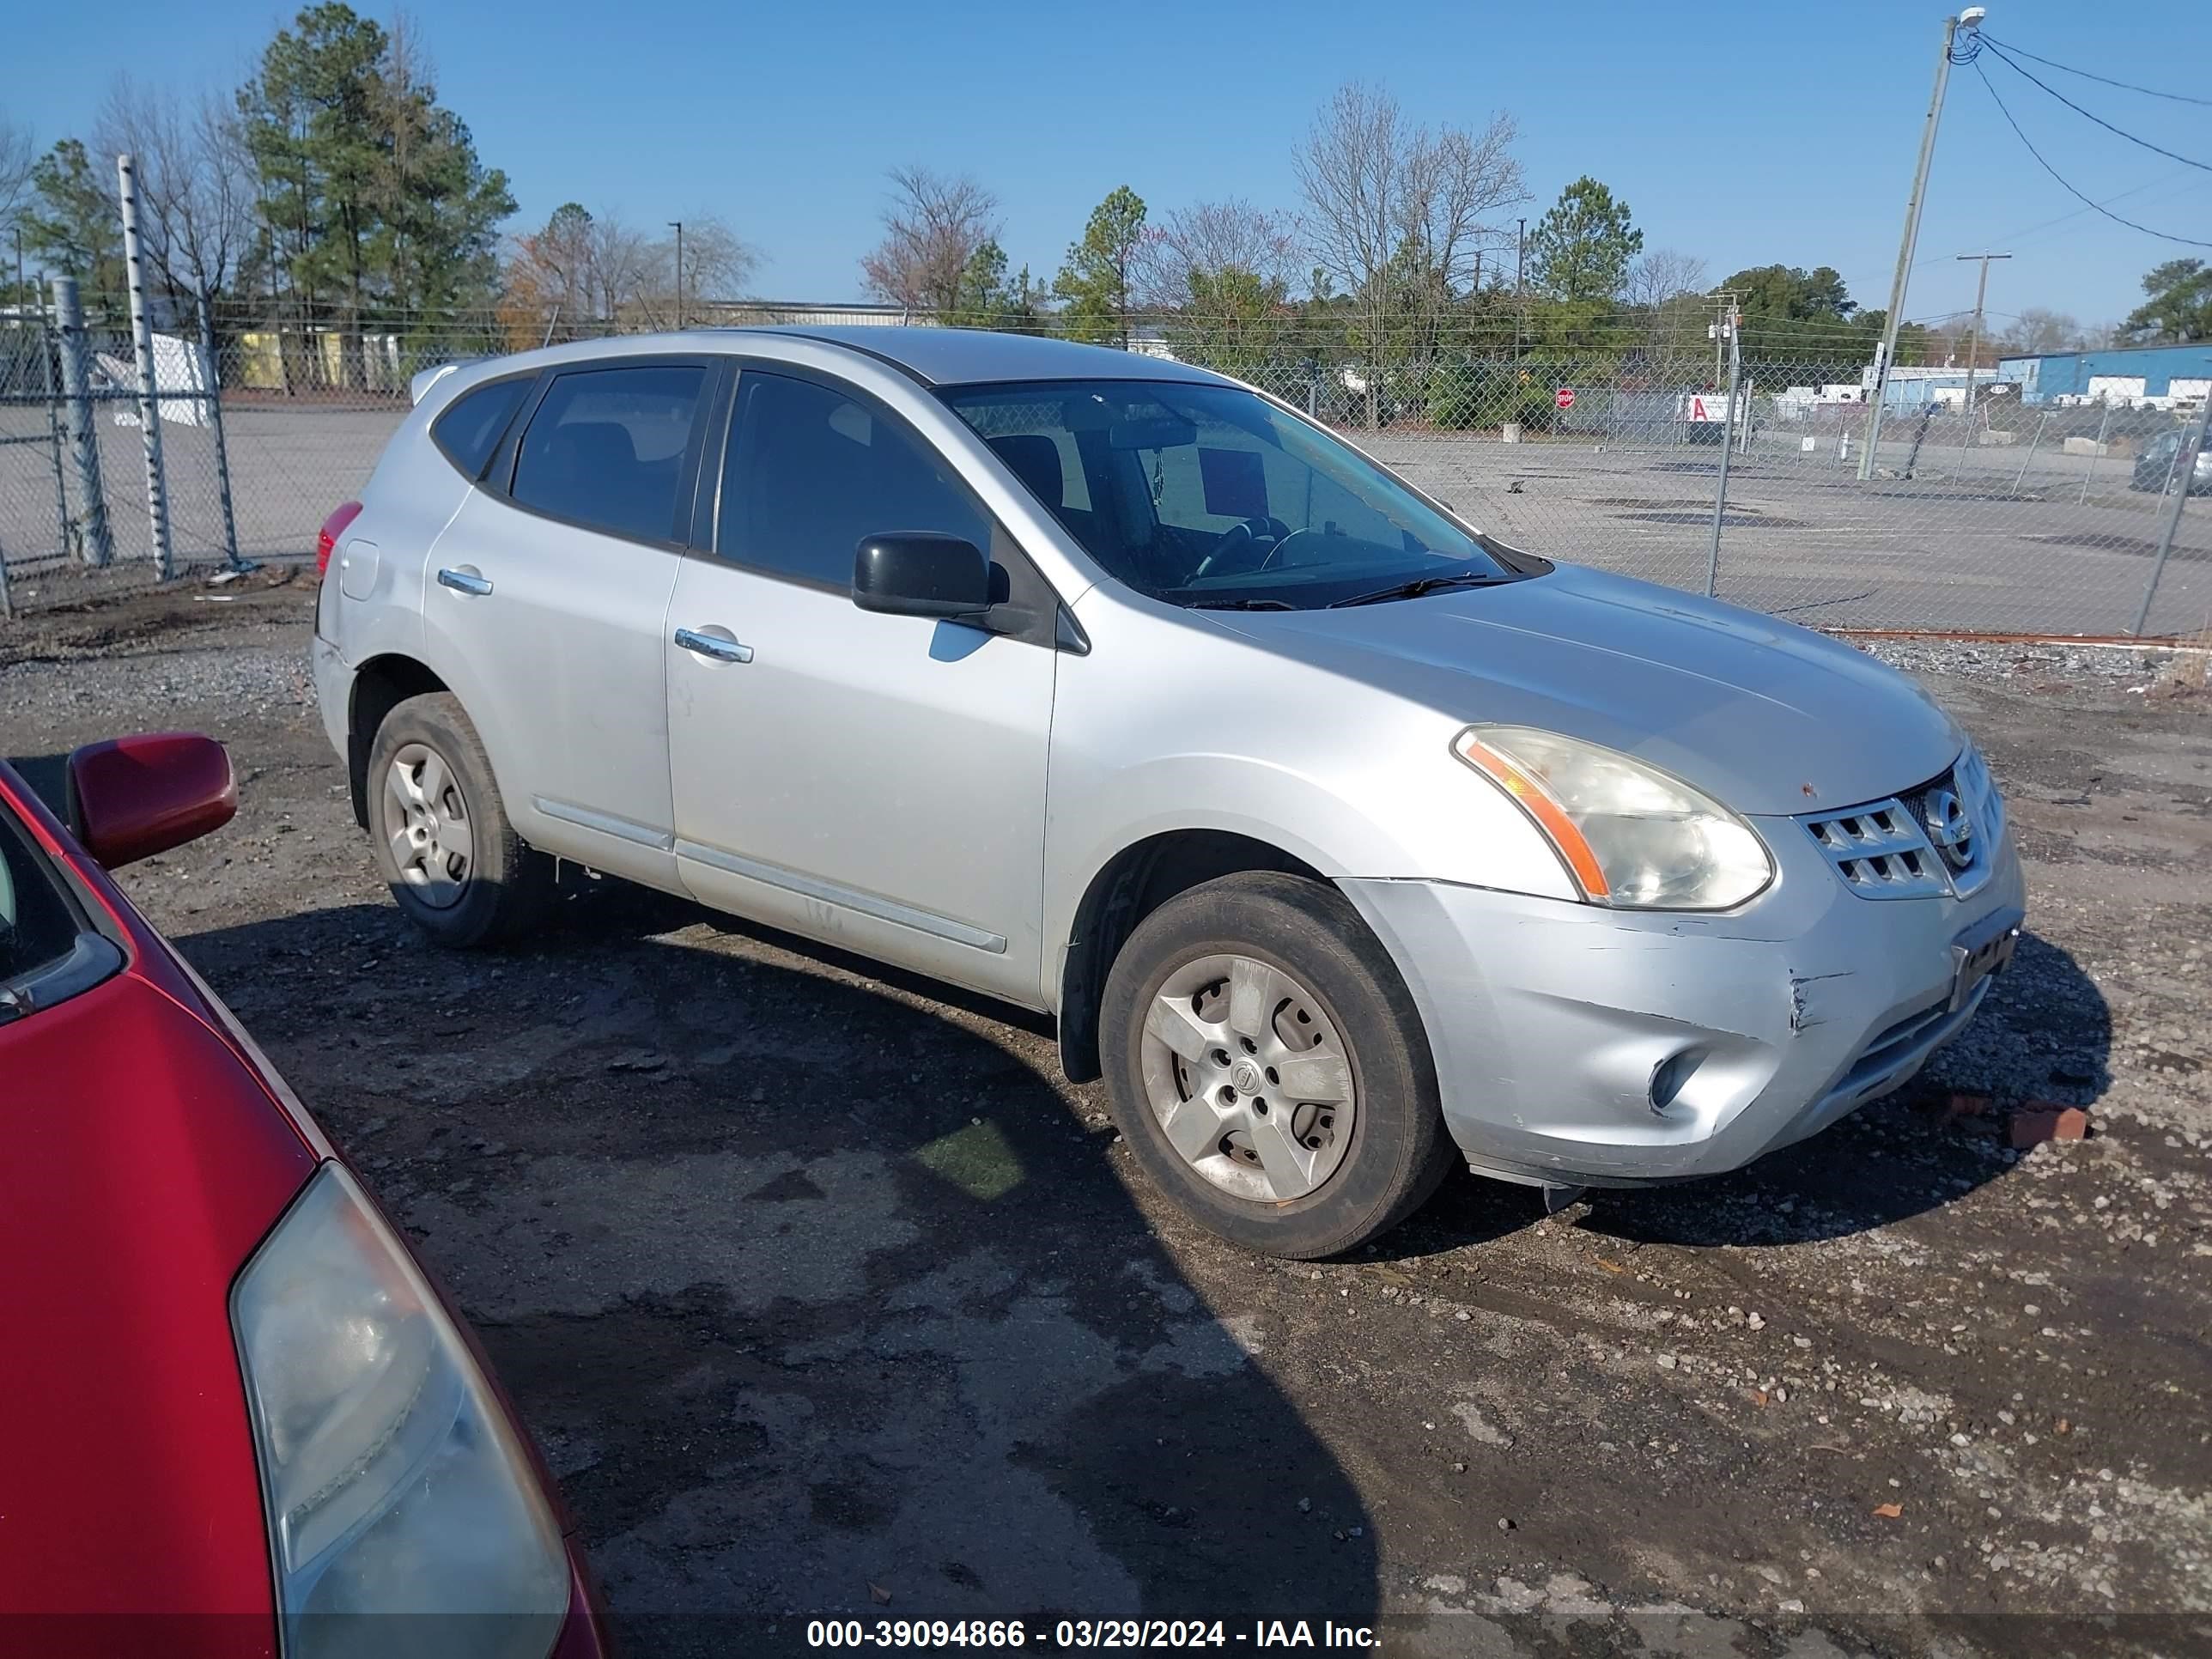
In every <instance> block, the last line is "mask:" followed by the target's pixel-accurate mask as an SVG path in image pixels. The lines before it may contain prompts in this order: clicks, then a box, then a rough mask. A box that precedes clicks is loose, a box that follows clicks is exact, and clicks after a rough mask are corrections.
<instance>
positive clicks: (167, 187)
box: [92, 75, 255, 306]
mask: <svg viewBox="0 0 2212 1659" xmlns="http://www.w3.org/2000/svg"><path fill="white" fill-rule="evenodd" d="M92 149H93V151H94V154H95V155H100V156H101V157H103V158H112V157H113V156H116V155H121V154H123V153H125V152H126V151H127V152H128V153H130V154H131V155H132V156H134V157H135V158H136V159H137V170H138V207H139V220H138V230H139V237H140V246H141V249H142V251H143V254H144V256H145V258H146V261H147V264H149V266H150V267H151V269H152V271H153V274H154V276H155V281H157V282H158V283H160V284H161V287H162V288H163V289H166V290H167V292H168V295H169V297H170V299H171V300H172V301H173V302H175V303H177V304H179V305H180V306H188V305H189V304H190V302H191V301H194V300H197V299H212V298H213V297H214V296H215V295H218V294H220V293H222V290H223V289H226V288H228V287H229V286H230V283H231V282H232V279H233V278H234V277H235V276H237V274H238V270H239V267H240V264H241V263H242V262H243V261H244V259H245V258H246V254H247V253H248V252H249V251H250V250H251V248H252V244H253V238H254V235H255V217H254V213H255V206H254V196H255V173H254V170H253V160H252V155H250V154H248V152H247V150H246V141H245V136H244V134H243V133H242V132H241V131H240V126H239V118H238V114H237V111H236V110H235V108H234V106H232V103H231V100H228V99H227V98H225V97H223V96H222V95H220V94H216V93H215V92H212V91H210V92H206V93H203V94H201V95H200V96H199V97H197V99H194V100H191V102H189V103H187V102H185V101H184V100H180V99H179V98H178V97H177V95H176V94H173V93H172V92H169V91H167V90H164V89H161V88H152V87H148V86H144V85H142V84H140V83H138V82H134V81H133V80H131V77H130V76H127V75H118V76H116V77H115V79H114V80H113V81H112V82H110V83H109V85H108V89H107V100H106V103H105V104H103V105H102V106H100V114H99V117H98V118H97V119H96V120H95V121H94V125H93V132H92ZM109 164H110V165H111V166H112V160H111V161H110V163H109Z"/></svg>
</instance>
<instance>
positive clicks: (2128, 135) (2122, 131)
mask: <svg viewBox="0 0 2212 1659" xmlns="http://www.w3.org/2000/svg"><path fill="white" fill-rule="evenodd" d="M1985 44H1986V45H1987V46H1989V49H1990V52H1992V53H1993V54H1995V56H1996V60H1997V62H1999V63H2000V64H2003V65H2004V66H2005V67H2006V68H2007V69H2008V70H2011V71H2012V72H2013V73H2014V74H2015V75H2017V76H2022V77H2024V78H2025V79H2027V81H2028V82H2031V83H2033V85H2035V86H2039V87H2041V88H2043V89H2044V91H2045V92H2047V93H2049V94H2051V96H2052V97H2053V98H2056V99H2057V100H2058V101H2059V102H2060V103H2062V104H2063V105H2065V106H2066V107H2067V108H2069V109H2070V110H2072V111H2073V112H2075V114H2076V115H2079V116H2081V118H2083V119H2084V120H2088V121H2094V122H2095V123H2096V124H2097V125H2099V126H2100V127H2102V128H2104V130H2105V131H2107V132H2109V133H2111V134H2112V135H2113V136H2114V137H2119V138H2124V139H2126V140H2127V141H2128V142H2129V143H2131V144H2140V145H2142V147H2143V148H2144V149H2148V150H2152V151H2154V152H2156V153H2157V154H2158V155H2163V156H2165V157H2166V160H2168V161H2179V162H2180V163H2181V164H2182V165H2183V166H2184V167H2199V168H2202V169H2203V171H2204V172H2206V173H2212V161H2197V159H2196V158H2195V157H2194V156H2190V155H2182V154H2181V153H2180V152H2179V150H2171V149H2166V146H2165V145H2163V144H2154V143H2151V141H2150V140H2149V139H2148V138H2139V137H2136V135H2135V134H2134V133H2132V132H2130V131H2128V130H2127V129H2126V128H2125V127H2116V126H2114V125H2112V123H2111V122H2110V121H2107V120H2106V118H2104V117H2103V116H2101V115H2099V114H2098V113H2096V112H2095V111H2093V110H2086V109H2083V108H2082V107H2081V105H2079V104H2077V103H2075V101H2074V100H2072V99H2071V98H2069V97H2068V96H2067V95H2066V94H2064V93H2063V92H2061V91H2059V90H2058V88H2056V87H2054V86H2052V85H2051V83H2050V82H2047V81H2043V80H2040V79H2038V78H2037V77H2036V76H2034V75H2033V74H2030V73H2029V72H2028V71H2027V70H2024V69H2022V68H2021V66H2020V65H2019V64H2015V63H2014V62H2013V61H2012V59H2011V58H2008V57H2006V56H2005V54H2004V52H2003V49H2002V48H2001V47H2000V46H1998V45H1997V44H1996V42H1995V41H1994V40H1992V41H1989V42H1986V43H1985ZM1979 67H1980V66H1979V65H1978V64H1977V65H1976V68H1977V69H1978V68H1979ZM1983 78H1984V79H1985V80H1986V79H1987V78H1988V77H1987V76H1984V77H1983Z"/></svg>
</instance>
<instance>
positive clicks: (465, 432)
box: [430, 374, 537, 480]
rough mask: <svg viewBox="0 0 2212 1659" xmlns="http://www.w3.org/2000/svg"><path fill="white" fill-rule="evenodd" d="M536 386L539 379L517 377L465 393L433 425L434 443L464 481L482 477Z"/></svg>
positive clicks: (431, 433) (455, 399) (532, 376)
mask: <svg viewBox="0 0 2212 1659" xmlns="http://www.w3.org/2000/svg"><path fill="white" fill-rule="evenodd" d="M535 384H537V376H535V375H533V374H517V375H512V376H510V377H509V378H507V380H494V381H492V382H491V383H490V384H489V385H487V386H478V387H477V388H476V390H475V391H473V392H463V393H462V394H461V395H460V396H459V397H458V398H454V399H453V405H452V407H451V408H449V409H447V410H446V412H445V413H444V414H442V415H441V416H438V418H437V420H436V421H435V422H433V423H432V424H431V427H430V436H431V438H432V440H433V441H435V443H436V444H437V446H438V447H439V448H440V449H441V450H443V451H444V452H445V454H446V459H447V460H449V461H451V462H452V463H453V465H455V466H457V467H459V468H460V470H461V471H462V473H463V474H464V475H465V477H469V478H471V479H472V480H473V479H477V478H481V477H483V470H484V468H485V467H487V466H488V465H490V464H491V455H492V451H494V450H495V449H497V448H498V447H499V441H500V440H501V438H503V437H504V436H506V435H507V422H509V421H511V420H513V418H514V411H515V410H518V409H520V408H521V407H522V400H523V398H524V397H525V396H526V395H527V394H528V392H529V391H530V388H531V387H532V386H534V385H535Z"/></svg>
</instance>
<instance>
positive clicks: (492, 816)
mask: <svg viewBox="0 0 2212 1659" xmlns="http://www.w3.org/2000/svg"><path fill="white" fill-rule="evenodd" d="M410 808H412V809H413V810H412V811H410ZM368 824H369V842H370V845H371V847H372V848H373V850H374V855H375V858H376V866H377V870H378V872H380V874H381V875H382V876H383V877H384V880H385V884H386V886H388V887H390V888H391V889H392V899H393V901H394V902H396V903H397V904H398V906H399V908H400V909H401V910H402V911H403V912H404V913H405V915H406V916H407V919H408V920H409V921H411V922H413V923H414V924H415V925H416V927H419V928H421V929H422V932H423V933H424V934H425V935H427V936H428V938H429V939H430V940H431V942H432V943H433V944H436V945H445V946H447V947H449V948H451V949H453V950H467V949H470V948H472V947H474V946H477V945H496V944H502V943H505V942H506V941H507V940H509V939H519V938H520V937H521V936H522V935H523V934H525V933H528V932H529V931H530V930H531V929H532V927H536V926H537V925H538V923H539V922H540V921H542V920H543V919H544V915H545V910H546V907H547V906H548V905H549V904H550V902H551V901H552V897H553V890H554V862H553V860H552V859H550V857H548V856H547V855H546V854H543V853H540V852H538V851H536V850H535V849H533V848H531V847H530V846H528V845H527V844H526V842H524V841H523V840H522V838H521V837H520V836H518V835H516V834H515V833H514V826H513V824H512V823H509V822H508V821H507V807H506V804H505V803H504V802H503V801H502V800H501V799H500V793H499V784H498V782H497V781H496V780H495V778H494V777H493V776H492V769H491V761H490V759H489V757H487V756H486V755H485V753H484V747H483V739H482V738H479V737H477V729H476V727H475V726H471V724H470V723H469V717H468V715H467V714H465V713H464V712H463V711H462V708H461V704H460V700H459V698H458V697H455V696H453V694H452V693H450V692H446V691H435V692H429V693H427V694H425V695H424V696H419V697H410V698H408V699H407V700H406V701H405V702H402V703H400V704H398V706H397V707H395V708H393V709H392V712H391V713H390V714H386V716H385V717H384V724H383V725H381V726H378V727H377V729H376V736H375V738H374V739H373V740H372V741H371V743H370V744H369V750H368ZM457 832H458V833H457ZM403 854H404V862H403Z"/></svg>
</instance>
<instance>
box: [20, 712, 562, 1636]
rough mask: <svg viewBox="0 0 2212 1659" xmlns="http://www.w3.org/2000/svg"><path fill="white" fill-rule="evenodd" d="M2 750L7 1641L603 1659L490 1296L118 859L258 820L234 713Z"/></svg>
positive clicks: (554, 1497)
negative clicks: (297, 1079)
mask: <svg viewBox="0 0 2212 1659" xmlns="http://www.w3.org/2000/svg"><path fill="white" fill-rule="evenodd" d="M68 793H69V807H70V810H69V814H68V816H69V817H70V823H69V824H68V825H66V826H65V825H64V823H62V822H61V821H60V820H59V819H58V818H57V817H55V816H54V814H53V813H52V812H51V811H48V810H47V809H46V806H45V805H42V804H41V803H40V800H39V799H37V798H36V797H34V796H33V793H32V792H31V790H30V788H29V787H27V785H26V784H25V782H24V781H23V779H22V778H21V776H20V775H18V774H17V773H16V772H15V771H14V770H13V769H10V768H9V767H8V766H6V765H4V764H0V1124H4V1129H5V1134H6V1143H5V1144H6V1146H7V1148H8V1151H7V1156H6V1158H5V1161H4V1163H0V1262H4V1263H5V1267H4V1269H0V1332H4V1333H5V1334H4V1337H0V1420H4V1423H5V1425H6V1426H5V1428H4V1429H0V1630H4V1631H5V1632H6V1634H5V1636H4V1637H0V1646H4V1647H5V1648H6V1649H8V1650H9V1651H13V1652H21V1653H26V1654H28V1653H38V1654H40V1655H42V1656H46V1655H76V1654H91V1653H97V1654H102V1655H105V1654H116V1655H125V1654H129V1655H133V1656H136V1655H141V1654H155V1653H159V1654H161V1655H163V1656H166V1659H183V1656H199V1655H216V1654H220V1655H222V1656H226V1659H228V1656H234V1655H241V1654H268V1655H272V1656H273V1655H277V1654H282V1655H283V1656H284V1659H328V1656H337V1655H348V1656H350V1655H356V1654H362V1655H366V1654H398V1653H405V1654H409V1655H422V1654H432V1655H450V1656H453V1659H464V1656H465V1659H547V1656H549V1655H557V1656H560V1659H587V1656H594V1655H598V1654H600V1653H603V1652H604V1651H605V1636H604V1632H603V1627H602V1618H601V1614H600V1613H599V1609H598V1607H597V1605H596V1602H595V1601H594V1599H593V1596H592V1592H591V1590H590V1589H589V1588H588V1582H587V1580H586V1577H585V1574H584V1571H583V1565H582V1561H581V1559H580V1555H579V1553H578V1552H577V1548H576V1546H575V1544H574V1541H573V1540H572V1539H570V1538H569V1537H568V1535H567V1534H568V1531H569V1528H568V1524H567V1522H566V1518H565V1516H564V1515H563V1513H562V1510H560V1508H559V1502H558V1499H557V1498H556V1495H555V1493H554V1491H553V1486H552V1482H551V1480H550V1478H549V1477H548V1476H547V1475H546V1474H545V1472H544V1468H542V1466H541V1465H540V1464H539V1462H538V1458H537V1455H536V1454H535V1452H534V1451H533V1450H532V1448H531V1445H530V1442H529V1439H528V1437H527V1436H526V1435H525V1433H524V1432H523V1431H522V1430H521V1428H520V1426H519V1425H517V1424H516V1422H515V1420H514V1418H513V1413H512V1412H511V1411H510V1410H509V1408H508V1407H507V1402H506V1401H505V1400H504V1398H503V1397H502V1396H501V1394H500V1392H499V1389H498V1388H497V1386H496V1384H495V1383H493V1382H492V1380H491V1378H490V1376H489V1371H488V1370H487V1368H486V1366H485V1364H484V1363H483V1358H482V1357H481V1355H480V1354H479V1353H478V1352H477V1349H476V1347H475V1344H474V1341H473V1339H472V1338H471V1335H470V1334H469V1332H468V1331H467V1329H466V1328H465V1326H464V1325H463V1324H462V1322H461V1321H460V1318H459V1316H458V1315H457V1314H456V1313H454V1312H453V1310H452V1309H450V1308H449V1307H447V1304H446V1303H445V1301H444V1300H443V1298H442V1297H441V1296H440V1294H439V1292H438V1291H436V1290H435V1288H434V1287H433V1286H432V1285H431V1284H430V1283H429V1281H428V1278H427V1276H426V1275H425V1273H423V1270H422V1267H421V1266H420V1265H419V1264H418V1263H417V1262H416V1260H415V1258H414V1256H413V1255H412V1253H411V1252H410V1250H409V1249H408V1248H407V1245H406V1243H404V1240H403V1239H402V1238H401V1237H400V1236H399V1233H398V1231H397V1229H395V1228H394V1227H393V1226H392V1224H391V1223H390V1222H389V1221H387V1220H386V1218H385V1217H384V1215H383V1214H382V1212H380V1210H379V1209H378V1208H377V1206H376V1203H375V1201H374V1200H373V1199H371V1198H370V1197H369V1196H368V1194H367V1193H366V1192H365V1191H364V1190H363V1188H362V1184H361V1182H360V1181H359V1180H358V1178H357V1177H356V1176H355V1175H354V1173H353V1172H352V1170H349V1169H348V1168H347V1167H346V1165H345V1164H344V1162H343V1160H342V1159H341V1158H338V1157H337V1154H336V1153H335V1152H333V1151H332V1150H331V1145H330V1142H329V1141H328V1140H327V1139H325V1137H324V1135H323V1133H322V1131H321V1129H319V1127H317V1126H316V1124H315V1121H314V1120H313V1118H311V1117H310V1116H309V1115H307V1110H306V1109H305V1108H303V1107H302V1106H301V1104H300V1103H299V1102H298V1101H297V1100H296V1099H295V1098H294V1097H293V1096H292V1094H291V1092H290V1091H289V1090H288V1089H287V1088H286V1087H285V1086H284V1085H283V1082H282V1081H281V1080H280V1079H278V1078H277V1076H276V1073H274V1072H273V1071H271V1070H270V1066H269V1063H268V1061H267V1060H265V1059H264V1058H263V1057H262V1055H261V1054H260V1053H259V1052H258V1050H257V1049H256V1048H254V1046H253V1044H252V1041H251V1040H250V1039H249V1038H248V1037H247V1036H246V1033H245V1032H244V1031H243V1030H240V1027H239V1025H238V1023H237V1022H236V1021H235V1020H234V1019H233V1018H231V1016H230V1014H229V1012H228V1011H227V1010H226V1009H225V1008H224V1007H223V1006H222V1004H221V1003H220V1002H219V1001H217V1000H216V997H215V995H214V994H213V993H212V992H210V990H209V989H208V987H206V986H205V985H204V984H203V983H201V982H200V981H199V980H198V978H197V976H196V975H194V974H193V973H192V971H191V969H190V968H188V967H186V966H185V963H184V962H183V960H182V959H181V958H180V957H178V956H177V954H176V953H175V952H174V951H172V950H171V949H170V948H169V946H168V945H167V943H165V942H164V941H163V939H161V935H160V934H159V933H155V931H154V929H153V928H152V927H150V926H149V925H148V923H147V921H146V920H145V918H144V917H143V916H141V915H139V914H138V913H137V911H136V910H135V909H133V908H131V904H130V902H128V901H127V900H125V898H124V896H123V895H122V894H121V892H120V891H118V890H117V888H116V886H115V884H113V883H112V881H110V880H109V879H108V878H107V875H106V870H105V869H104V868H103V866H115V865H118V864H123V863H126V862H128V861H129V860H132V859H137V858H144V857H146V856H148V855H149V854H155V853H158V852H161V851H164V850H165V849H167V848H172V847H175V846H178V845H179V844H181V843H182V842H187V841H190V840H191V839H192V838H193V837H195V836H202V835H204V834H206V833H208V832H209V831H210V830H212V829H216V828H218V827H220V826H221V825H222V824H223V823H226V822H227V821H228V819H229V817H230V816H231V814H232V813H233V812H234V811H235V810H236V806H237V799H238V795H237V788H236V785H235V784H234V781H233V779H232V775H231V769H230V761H229V757H228V756H227V755H226V754H225V753H224V751H223V750H222V745H220V744H216V743H214V742H212V741H211V740H210V739H208V738H200V737H189V736H162V737H143V738H124V739H122V740H120V741H118V742H114V743H106V744H94V745H92V746H91V747H89V748H86V749H81V750H77V751H76V753H75V754H74V755H72V756H70V758H69V763H68Z"/></svg>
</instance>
